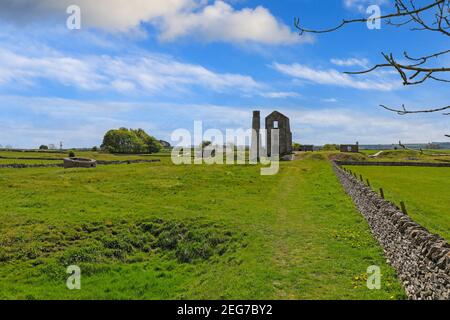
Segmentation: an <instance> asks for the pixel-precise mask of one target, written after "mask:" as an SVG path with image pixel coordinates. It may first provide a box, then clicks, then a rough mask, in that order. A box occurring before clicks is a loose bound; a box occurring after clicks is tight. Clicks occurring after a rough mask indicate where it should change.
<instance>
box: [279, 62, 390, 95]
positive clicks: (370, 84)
mask: <svg viewBox="0 0 450 320" xmlns="http://www.w3.org/2000/svg"><path fill="white" fill-rule="evenodd" d="M273 68H274V69H275V70H277V71H279V72H281V73H283V74H286V75H288V76H291V77H293V78H296V79H302V80H308V81H310V82H313V83H316V84H322V85H333V86H338V87H346V88H353V89H359V90H378V91H391V90H394V89H396V88H398V87H399V84H398V82H395V81H393V80H392V79H389V78H387V77H382V76H380V75H379V74H375V75H371V76H370V78H365V80H356V79H355V77H351V76H349V75H347V74H344V73H341V72H339V71H337V70H335V69H328V70H319V69H313V68H310V67H308V66H305V65H302V64H298V63H294V64H291V65H287V64H280V63H274V64H273Z"/></svg>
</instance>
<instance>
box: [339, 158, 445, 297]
mask: <svg viewBox="0 0 450 320" xmlns="http://www.w3.org/2000/svg"><path fill="white" fill-rule="evenodd" d="M333 167H334V170H335V172H336V175H337V177H338V178H339V180H340V182H341V184H342V185H343V187H344V189H345V191H346V192H347V193H348V194H349V195H350V197H351V198H352V199H353V201H354V203H355V205H356V207H357V208H358V210H359V211H360V212H361V213H362V214H363V215H364V217H365V218H366V220H367V222H368V224H369V226H370V228H371V231H372V234H373V235H374V237H375V238H376V239H377V241H378V242H379V243H380V245H381V246H382V248H383V249H384V253H385V256H386V257H387V262H388V263H389V264H390V265H392V266H393V267H394V268H395V269H396V271H397V274H398V276H399V279H400V280H401V282H402V283H403V286H404V288H405V291H406V294H407V295H408V297H409V298H410V299H419V300H425V299H426V300H432V299H440V300H449V299H450V245H449V244H448V242H447V241H446V240H445V239H443V238H442V237H440V236H439V235H435V234H432V233H430V232H429V231H428V230H426V229H425V228H424V227H422V226H420V225H419V224H417V223H415V222H414V221H413V220H412V219H411V218H410V217H409V216H407V215H406V214H404V213H403V212H401V211H400V210H399V209H398V208H397V207H396V206H395V205H393V204H392V203H390V202H388V201H386V200H384V199H382V198H381V197H380V196H379V195H378V194H377V193H375V192H374V191H373V190H372V189H371V188H370V187H368V186H366V185H365V184H364V183H362V182H361V181H359V180H358V179H356V178H355V177H354V176H353V175H351V174H350V173H347V172H345V171H344V170H343V169H342V168H340V167H339V166H338V165H337V164H336V163H334V164H333Z"/></svg>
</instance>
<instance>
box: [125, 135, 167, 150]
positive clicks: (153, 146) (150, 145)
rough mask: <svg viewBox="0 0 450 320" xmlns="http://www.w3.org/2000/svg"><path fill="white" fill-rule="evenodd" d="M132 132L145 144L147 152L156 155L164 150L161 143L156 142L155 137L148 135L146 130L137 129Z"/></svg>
mask: <svg viewBox="0 0 450 320" xmlns="http://www.w3.org/2000/svg"><path fill="white" fill-rule="evenodd" d="M131 131H133V132H134V133H135V134H136V136H137V137H138V138H139V139H140V140H141V141H142V142H143V144H144V146H143V148H144V150H145V152H148V153H155V152H159V151H160V150H161V148H162V145H161V143H160V142H159V141H158V140H156V138H155V137H152V136H150V135H148V134H147V133H146V132H145V131H144V130H142V129H137V130H131Z"/></svg>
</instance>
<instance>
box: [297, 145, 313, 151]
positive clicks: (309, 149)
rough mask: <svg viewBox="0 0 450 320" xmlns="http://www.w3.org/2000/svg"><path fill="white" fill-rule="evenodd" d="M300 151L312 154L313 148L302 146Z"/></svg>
mask: <svg viewBox="0 0 450 320" xmlns="http://www.w3.org/2000/svg"><path fill="white" fill-rule="evenodd" d="M300 151H303V152H313V151H314V146H313V145H302V146H300Z"/></svg>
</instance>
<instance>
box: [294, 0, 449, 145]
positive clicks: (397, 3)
mask: <svg viewBox="0 0 450 320" xmlns="http://www.w3.org/2000/svg"><path fill="white" fill-rule="evenodd" d="M417 2H418V1H416V0H409V1H405V0H394V7H395V11H393V12H392V13H390V14H387V15H382V16H379V17H369V18H359V19H353V20H342V22H341V23H340V24H338V25H337V26H335V27H332V28H329V29H323V30H313V29H306V28H304V27H302V26H301V24H300V19H298V18H296V19H295V26H296V28H297V29H298V30H299V31H300V35H302V34H304V33H316V34H319V33H328V32H333V31H336V30H339V29H341V28H343V27H345V26H346V25H348V24H352V23H367V22H369V23H372V22H374V21H376V20H378V19H379V21H386V23H387V24H388V25H391V26H395V27H403V26H409V27H410V30H411V31H430V32H437V33H439V34H441V35H442V36H444V37H448V36H450V0H427V1H426V2H425V4H422V5H418V4H417ZM417 44H418V43H417ZM421 45H422V44H421ZM448 54H450V50H443V51H440V52H433V53H430V54H428V55H425V56H420V57H414V56H413V55H410V54H409V53H408V52H407V51H404V54H403V57H402V60H404V61H400V60H399V59H398V58H396V57H394V55H393V54H392V53H384V52H383V53H382V56H383V58H384V60H385V62H384V63H379V64H376V65H375V66H373V67H371V68H369V69H367V70H362V71H356V72H345V73H346V74H366V73H370V72H372V71H374V70H377V69H381V68H390V69H393V70H394V71H396V72H397V73H398V75H399V76H400V78H401V80H402V82H403V85H405V86H414V85H419V84H422V83H424V82H425V81H438V82H444V83H450V78H449V76H448V74H449V72H450V67H446V66H435V64H433V60H436V58H443V57H446V58H448V57H449V56H448ZM447 61H448V59H447ZM380 107H382V108H384V109H386V110H389V111H392V112H396V113H398V114H399V115H407V114H414V113H434V112H443V115H445V116H449V115H450V112H447V111H448V110H450V105H448V106H442V107H439V106H436V107H424V108H422V109H420V110H408V108H407V107H406V106H405V105H402V106H401V107H388V106H386V105H384V104H380ZM446 136H447V137H450V135H446Z"/></svg>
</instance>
